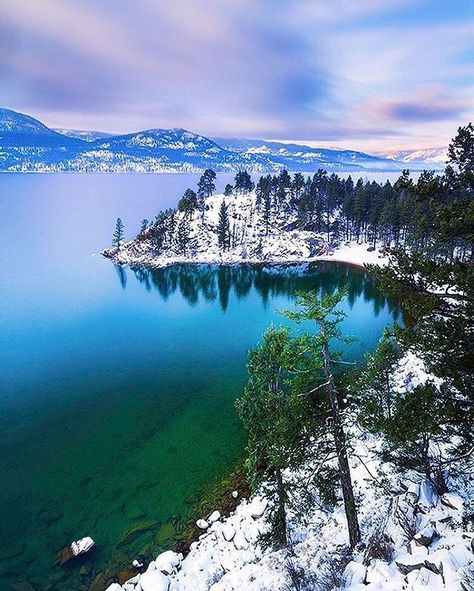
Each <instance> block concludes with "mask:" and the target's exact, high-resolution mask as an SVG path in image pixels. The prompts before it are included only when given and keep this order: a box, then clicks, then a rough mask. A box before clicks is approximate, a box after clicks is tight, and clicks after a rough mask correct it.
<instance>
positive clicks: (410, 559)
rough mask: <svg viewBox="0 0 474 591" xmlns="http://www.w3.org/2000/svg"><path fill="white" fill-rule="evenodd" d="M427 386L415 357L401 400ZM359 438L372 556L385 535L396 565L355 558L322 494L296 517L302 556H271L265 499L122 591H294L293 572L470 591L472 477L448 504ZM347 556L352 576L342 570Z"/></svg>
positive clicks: (338, 510)
mask: <svg viewBox="0 0 474 591" xmlns="http://www.w3.org/2000/svg"><path fill="white" fill-rule="evenodd" d="M408 377H410V379H408ZM423 379H424V380H426V379H431V376H429V374H428V373H427V372H426V369H425V367H424V365H423V363H422V362H421V361H420V360H419V359H417V358H416V356H415V355H414V354H413V353H411V352H409V353H407V354H406V355H405V356H404V358H403V359H402V360H401V361H400V362H399V363H398V366H397V368H396V370H395V372H394V380H395V381H396V383H397V386H398V389H399V391H400V392H403V391H407V390H409V389H412V388H414V387H415V386H416V384H418V383H420V381H421V380H423ZM352 435H353V441H354V445H355V449H354V453H353V454H352V455H351V458H350V466H351V474H352V479H353V484H354V490H355V494H356V498H357V501H358V511H359V521H360V525H361V531H362V537H363V540H364V541H365V542H366V543H367V542H368V543H369V547H370V541H371V540H372V539H376V536H377V535H380V534H382V533H384V534H385V536H386V537H387V539H388V540H389V543H390V544H391V546H392V555H391V556H387V557H386V559H383V558H381V557H371V555H370V554H368V553H367V552H368V550H367V548H364V547H360V548H357V549H356V550H355V551H354V553H353V554H352V556H350V555H348V550H347V531H346V525H345V517H344V510H343V506H342V501H341V500H339V501H338V503H337V504H336V506H335V507H334V508H333V509H328V508H326V507H322V506H321V503H319V502H318V497H317V493H316V491H312V494H313V496H314V498H315V499H316V502H315V504H314V506H312V507H311V508H310V509H308V510H307V511H306V512H305V513H304V514H303V515H296V514H293V513H292V512H291V511H290V513H289V533H290V536H291V539H292V541H293V544H292V554H291V555H290V554H289V553H288V552H287V551H285V550H278V551H272V550H267V551H262V550H261V547H260V546H259V543H258V537H259V534H260V533H264V532H265V531H267V529H268V524H267V522H266V515H267V509H268V501H267V500H266V499H263V498H262V497H260V496H259V495H258V494H257V495H255V496H254V497H253V498H251V499H242V501H241V502H240V503H239V505H238V506H237V508H236V509H235V511H234V512H233V513H231V514H230V515H229V516H227V517H225V518H219V519H218V520H216V521H215V522H214V523H212V524H211V525H210V526H209V528H208V529H207V531H206V533H203V534H202V535H201V537H200V538H199V540H198V541H197V542H194V543H193V544H192V546H191V550H190V552H189V554H188V555H187V556H186V557H185V558H184V559H182V557H181V555H178V554H176V553H174V552H165V553H163V554H160V555H159V556H158V557H157V559H156V560H155V561H154V562H152V563H151V564H150V565H149V567H148V570H147V572H145V573H144V574H143V575H138V576H137V577H134V579H133V580H131V581H128V582H127V583H126V584H124V585H123V586H122V587H121V588H119V587H114V588H113V591H120V589H123V590H124V591H270V590H271V591H286V590H288V589H291V588H292V587H291V586H290V578H289V568H290V566H291V568H293V569H296V571H297V572H299V573H300V576H303V577H304V578H305V580H306V582H307V587H306V589H308V590H310V589H311V590H313V589H314V590H317V589H320V588H324V589H326V588H329V587H324V586H323V585H322V584H321V586H319V583H318V581H321V580H322V579H321V577H323V579H324V576H325V574H326V575H328V576H330V577H335V579H334V580H337V579H339V580H340V585H339V586H338V587H337V589H341V590H342V589H346V590H348V591H438V590H439V591H465V589H467V588H466V587H465V588H463V587H462V586H461V581H462V577H463V576H468V575H469V573H470V574H471V576H472V575H474V554H473V544H474V542H473V540H474V532H473V529H472V528H473V526H472V524H471V525H470V526H469V525H468V524H467V521H466V520H465V519H464V518H463V517H464V513H463V508H464V506H465V500H466V499H469V498H472V495H473V493H474V483H473V482H472V479H471V478H470V476H469V475H467V476H464V477H462V476H459V477H457V478H456V479H453V480H451V481H450V482H449V484H450V487H451V492H449V493H446V494H445V495H443V496H442V497H439V496H437V494H436V493H435V491H434V490H433V488H432V487H431V485H430V484H429V482H427V481H426V480H425V479H424V478H423V477H422V476H420V475H419V474H416V473H414V472H410V471H407V472H405V473H403V474H398V473H396V472H395V471H394V470H393V469H392V468H391V466H390V465H388V464H384V463H382V462H381V461H380V457H379V456H378V455H377V451H378V450H380V447H381V441H380V440H379V439H377V438H374V437H373V436H371V435H369V434H367V433H364V432H362V431H361V430H360V428H359V427H358V426H357V425H356V424H354V425H353V427H352ZM312 470H314V466H313V465H311V463H308V464H307V465H306V466H304V467H303V468H302V469H301V470H300V471H298V472H296V471H294V472H292V471H289V470H285V472H284V478H285V479H291V478H304V477H305V475H306V477H307V476H308V475H309V474H310V473H311V471H312ZM374 477H375V478H374ZM380 482H384V483H385V485H384V486H381V485H380V484H379V483H380ZM402 516H406V517H407V518H408V519H411V520H412V522H413V526H414V534H411V535H410V536H409V535H408V534H407V531H406V530H405V529H404V527H403V519H401V517H402ZM420 542H421V544H422V545H420ZM344 556H346V557H347V559H346V560H345V563H344V564H342V566H341V563H337V562H335V559H337V558H338V557H344ZM163 567H164V568H163ZM162 570H164V571H165V573H166V574H164V573H163V572H161V571H162ZM301 588H302V589H304V588H305V587H303V586H302V587H301ZM332 588H333V589H335V588H336V587H332ZM110 591H112V589H111V590H110Z"/></svg>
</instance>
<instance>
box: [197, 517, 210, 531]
mask: <svg viewBox="0 0 474 591" xmlns="http://www.w3.org/2000/svg"><path fill="white" fill-rule="evenodd" d="M196 525H197V526H198V528H199V529H207V528H208V527H209V523H208V522H207V521H206V520H205V519H198V520H197V521H196Z"/></svg>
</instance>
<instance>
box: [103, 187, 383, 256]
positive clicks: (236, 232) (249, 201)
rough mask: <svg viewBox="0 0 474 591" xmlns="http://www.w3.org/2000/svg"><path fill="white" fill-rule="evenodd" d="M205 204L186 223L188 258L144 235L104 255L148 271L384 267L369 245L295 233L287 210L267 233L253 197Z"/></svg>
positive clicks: (217, 197)
mask: <svg viewBox="0 0 474 591" xmlns="http://www.w3.org/2000/svg"><path fill="white" fill-rule="evenodd" d="M223 201H224V202H225V203H226V205H227V211H228V216H229V223H230V235H231V237H232V244H231V247H230V248H229V249H227V250H222V249H221V248H219V245H218V236H217V226H218V220H219V209H220V206H221V204H222V202H223ZM205 203H206V209H205V211H204V214H203V215H202V214H201V212H199V211H195V212H194V213H193V214H192V216H191V217H190V218H189V227H190V241H189V247H188V248H187V251H186V253H182V252H180V251H179V248H178V246H177V244H176V241H175V242H173V244H171V245H170V244H168V243H165V246H164V247H163V249H162V250H161V252H160V253H157V252H156V250H155V248H154V247H153V244H152V243H151V241H150V240H149V239H147V234H146V233H145V235H144V238H145V239H143V240H137V239H135V240H132V241H130V242H126V243H122V244H121V245H120V248H118V249H117V248H110V249H106V250H104V251H103V254H104V255H105V256H108V257H110V258H112V259H113V260H114V261H115V262H117V263H119V264H123V265H127V264H128V265H145V266H148V267H165V266H168V265H171V264H175V263H208V264H209V263H212V264H236V263H254V264H261V263H265V264H285V263H286V264H290V263H300V262H314V261H326V260H331V261H338V262H343V263H348V264H352V265H359V266H363V265H364V264H366V263H374V264H379V265H380V264H384V263H385V262H386V258H385V257H384V255H383V254H381V252H380V250H378V249H376V250H372V249H370V246H371V245H369V244H368V243H362V244H358V243H356V242H350V243H346V242H344V241H343V240H341V241H340V245H339V246H337V247H333V246H331V245H329V244H328V243H327V235H326V233H324V232H322V233H316V232H313V231H309V230H302V229H299V228H298V227H297V218H296V214H295V213H292V212H291V211H288V210H287V209H285V208H282V209H281V210H280V212H274V213H273V214H272V217H271V221H270V224H269V227H268V232H267V231H266V227H265V222H264V219H263V208H262V207H260V208H259V207H257V205H256V196H255V193H254V192H252V193H248V194H244V195H239V196H235V197H233V196H232V197H224V195H213V196H211V197H208V198H207V199H206V200H205ZM184 216H185V214H184V213H182V212H178V213H177V214H176V226H177V225H178V224H179V223H180V221H181V220H182V218H183V217H184ZM175 234H176V231H175Z"/></svg>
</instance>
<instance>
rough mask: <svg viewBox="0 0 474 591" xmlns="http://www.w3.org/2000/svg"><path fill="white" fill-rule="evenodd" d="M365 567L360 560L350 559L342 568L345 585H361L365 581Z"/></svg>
mask: <svg viewBox="0 0 474 591" xmlns="http://www.w3.org/2000/svg"><path fill="white" fill-rule="evenodd" d="M366 572H367V569H366V568H365V566H364V565H363V564H361V563H360V562H356V561H355V560H351V561H350V562H349V564H348V565H347V566H346V568H345V569H344V583H345V586H346V587H351V586H355V585H362V584H363V583H364V582H365V575H366Z"/></svg>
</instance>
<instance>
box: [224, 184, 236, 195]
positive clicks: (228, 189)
mask: <svg viewBox="0 0 474 591" xmlns="http://www.w3.org/2000/svg"><path fill="white" fill-rule="evenodd" d="M233 191H234V187H233V186H232V185H229V184H227V185H226V186H225V189H224V195H225V196H226V197H231V196H232V193H233Z"/></svg>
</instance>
